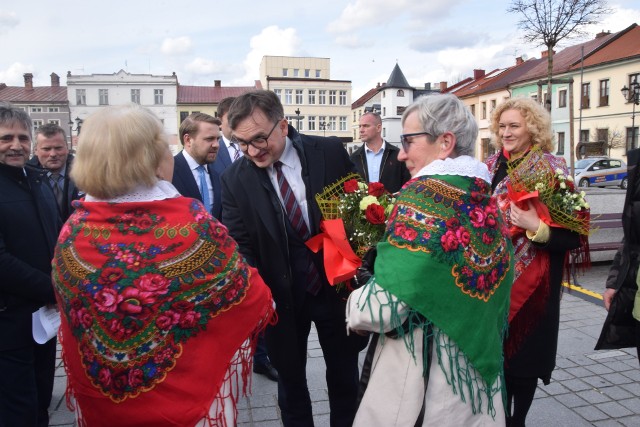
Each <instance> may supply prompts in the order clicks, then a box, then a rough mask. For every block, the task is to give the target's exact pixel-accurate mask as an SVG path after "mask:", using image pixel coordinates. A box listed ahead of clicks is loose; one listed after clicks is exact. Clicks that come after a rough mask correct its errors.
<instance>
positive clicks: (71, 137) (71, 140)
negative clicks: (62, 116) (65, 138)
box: [68, 117, 83, 149]
mask: <svg viewBox="0 0 640 427" xmlns="http://www.w3.org/2000/svg"><path fill="white" fill-rule="evenodd" d="M82 122H83V120H82V119H81V118H80V117H76V119H75V124H76V128H75V129H74V128H73V121H71V120H69V123H68V124H69V139H70V142H71V147H70V148H72V149H73V131H76V133H77V135H78V136H80V129H82Z"/></svg>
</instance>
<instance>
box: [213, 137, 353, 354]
mask: <svg viewBox="0 0 640 427" xmlns="http://www.w3.org/2000/svg"><path fill="white" fill-rule="evenodd" d="M289 138H290V139H291V140H292V141H293V145H294V148H295V149H296V151H297V153H298V155H299V157H300V162H301V164H302V179H303V181H304V183H305V187H306V192H307V203H308V208H309V222H310V231H311V234H312V235H315V234H317V233H318V231H319V227H320V220H321V213H320V209H319V208H318V204H317V203H316V201H315V198H314V196H315V195H316V194H317V193H320V192H321V191H322V190H323V188H324V187H325V186H327V185H330V184H332V183H334V182H336V181H337V180H338V179H340V178H341V177H344V176H345V175H347V174H348V173H350V172H354V173H355V169H354V166H353V163H351V161H350V160H349V156H348V154H347V152H346V150H345V149H344V147H343V145H342V142H341V141H340V140H339V139H338V138H334V137H331V138H323V137H315V136H307V135H300V134H298V133H297V132H296V131H295V129H294V128H293V127H291V126H289ZM221 181H222V210H223V213H222V215H223V217H224V221H225V222H224V224H225V225H226V226H227V227H228V229H229V234H230V235H231V236H232V237H233V238H234V239H235V240H236V241H237V242H238V245H239V248H240V252H241V253H242V254H243V255H244V256H245V258H246V259H247V261H248V262H249V263H250V264H251V265H254V266H256V267H257V268H258V271H259V272H260V275H261V276H262V278H263V279H264V281H265V282H266V283H267V285H268V286H269V287H270V288H271V292H272V294H273V298H274V300H275V302H276V310H277V312H278V323H277V324H276V326H275V327H273V328H268V329H267V345H268V347H269V357H270V358H271V359H272V361H274V362H276V360H277V361H278V362H279V363H277V365H279V366H286V364H287V363H295V362H290V361H289V360H288V359H289V358H288V357H287V356H288V354H291V353H294V352H297V351H298V350H297V347H295V346H292V343H293V342H295V337H296V324H295V316H294V314H295V313H296V310H297V309H299V307H297V305H299V301H300V298H299V292H300V289H302V293H303V294H304V292H305V291H304V287H303V286H301V284H300V283H294V280H293V277H292V270H291V263H292V262H293V261H290V259H289V256H290V253H291V252H290V251H291V248H290V246H289V240H288V237H289V238H291V236H290V235H289V236H288V234H287V229H288V228H287V224H288V223H287V219H286V213H285V212H284V209H283V208H282V205H281V204H280V201H279V199H278V196H277V194H276V190H275V189H274V188H273V185H272V184H271V181H270V180H269V176H268V173H267V171H266V169H261V168H258V167H257V166H255V164H254V163H253V162H251V161H250V160H249V159H247V158H246V157H243V158H242V159H238V160H236V161H235V162H233V164H232V165H231V166H229V168H227V170H226V171H225V173H224V174H223V175H222V179H221ZM316 265H317V266H318V267H319V270H320V275H321V277H322V280H323V286H324V289H323V291H326V292H323V294H325V295H326V298H327V299H328V300H330V302H329V304H334V307H335V312H336V315H339V316H342V317H344V304H342V305H340V298H339V297H338V295H337V293H336V291H335V289H333V288H330V289H329V288H328V287H329V284H328V282H327V281H326V277H325V274H324V270H322V262H321V261H320V262H316ZM318 297H320V296H318ZM303 298H304V297H303ZM294 360H295V358H294Z"/></svg>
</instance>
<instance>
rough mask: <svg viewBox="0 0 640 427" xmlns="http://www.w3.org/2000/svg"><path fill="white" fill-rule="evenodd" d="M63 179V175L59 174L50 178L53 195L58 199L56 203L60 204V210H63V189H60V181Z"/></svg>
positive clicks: (54, 174) (53, 174)
mask: <svg viewBox="0 0 640 427" xmlns="http://www.w3.org/2000/svg"><path fill="white" fill-rule="evenodd" d="M61 179H62V175H60V174H59V173H52V174H51V176H50V180H51V188H52V189H53V195H54V196H55V198H56V203H57V204H58V208H60V209H62V204H63V202H64V200H63V197H62V196H63V194H62V189H61V188H60V180H61Z"/></svg>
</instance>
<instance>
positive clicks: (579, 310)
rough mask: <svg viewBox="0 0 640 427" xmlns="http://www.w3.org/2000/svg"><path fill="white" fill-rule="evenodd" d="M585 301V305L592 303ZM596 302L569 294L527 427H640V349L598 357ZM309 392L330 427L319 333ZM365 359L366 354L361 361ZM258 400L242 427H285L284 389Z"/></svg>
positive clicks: (62, 417) (592, 275) (313, 340)
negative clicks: (280, 398)
mask: <svg viewBox="0 0 640 427" xmlns="http://www.w3.org/2000/svg"><path fill="white" fill-rule="evenodd" d="M609 265H610V263H608V262H606V263H600V264H598V265H595V266H594V267H593V268H592V269H591V270H590V271H589V272H587V273H586V274H585V275H583V276H579V277H578V282H579V284H580V285H581V286H582V287H583V288H585V289H587V290H591V291H592V292H597V293H601V292H602V291H603V289H604V282H605V279H606V276H607V272H608V269H609ZM585 298H586V299H585ZM597 303H598V301H597V300H594V299H593V297H584V295H583V294H582V293H580V292H576V291H568V290H565V292H564V294H563V297H562V303H561V316H560V336H559V341H558V356H557V367H556V370H555V371H554V373H553V377H552V382H551V384H549V385H548V386H544V385H543V384H542V383H540V384H539V386H538V390H537V392H536V396H535V399H534V402H533V405H532V407H531V410H530V412H529V416H528V418H527V426H529V427H542V426H545V427H546V426H550V425H556V426H571V427H580V426H600V427H605V426H607V427H609V426H628V427H630V426H640V368H639V364H638V358H637V355H636V352H635V349H623V350H613V351H612V350H606V351H595V350H593V347H594V345H595V343H596V340H597V338H598V336H599V334H600V330H601V327H602V324H603V322H604V318H605V316H606V311H605V310H604V308H603V307H602V306H601V305H598V304H597ZM308 348H309V350H308V353H309V360H308V366H307V373H308V384H309V390H310V392H311V400H312V402H313V410H314V421H315V425H316V426H317V427H325V426H329V398H328V395H327V388H326V382H325V378H324V374H325V368H324V362H323V359H322V350H321V349H320V345H319V343H318V337H317V335H316V334H315V331H313V330H312V333H311V335H310V337H309V347H308ZM362 356H363V354H361V360H362ZM58 362H59V363H58V368H57V371H56V381H55V388H54V396H53V403H52V405H51V421H50V424H49V425H50V426H61V427H71V426H75V423H74V416H73V413H71V412H70V411H69V410H68V409H67V407H66V404H65V399H64V389H65V386H66V377H65V373H64V369H63V367H62V365H61V362H60V360H59V361H58ZM252 382H253V384H252V390H253V394H252V395H251V396H250V397H245V398H242V399H241V400H240V402H239V414H238V426H239V427H280V426H282V422H281V420H280V412H279V409H278V405H277V388H276V384H275V383H274V382H271V381H269V380H268V379H266V378H265V377H263V376H261V375H254V376H253V378H252Z"/></svg>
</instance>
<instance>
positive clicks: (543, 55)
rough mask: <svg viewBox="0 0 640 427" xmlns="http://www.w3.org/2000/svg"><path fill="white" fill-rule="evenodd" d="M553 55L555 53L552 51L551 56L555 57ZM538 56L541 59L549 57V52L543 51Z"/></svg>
mask: <svg viewBox="0 0 640 427" xmlns="http://www.w3.org/2000/svg"><path fill="white" fill-rule="evenodd" d="M555 54H556V51H555V50H552V51H551V55H555ZM540 55H541V56H540V57H541V58H546V57H548V56H549V51H546V50H543V51H542V52H540Z"/></svg>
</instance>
